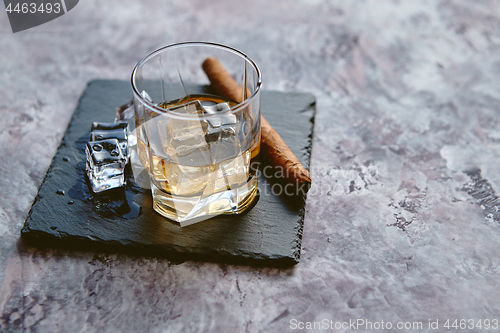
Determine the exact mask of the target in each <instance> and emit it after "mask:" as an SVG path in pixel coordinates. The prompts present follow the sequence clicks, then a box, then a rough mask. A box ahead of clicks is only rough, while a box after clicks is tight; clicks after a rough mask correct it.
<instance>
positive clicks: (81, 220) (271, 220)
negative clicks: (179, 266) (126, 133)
mask: <svg viewBox="0 0 500 333" xmlns="http://www.w3.org/2000/svg"><path fill="white" fill-rule="evenodd" d="M131 95H132V93H131V88H130V84H129V83H128V82H124V81H116V80H95V81H91V82H90V83H89V85H88V86H87V88H86V90H85V91H84V93H83V95H82V97H81V99H80V102H79V105H78V107H77V108H76V111H75V112H74V114H73V118H72V120H71V122H70V124H69V126H68V129H67V131H66V134H65V135H64V138H63V140H62V142H61V145H60V147H59V149H58V150H57V153H56V155H55V157H54V159H53V160H52V164H51V166H50V168H49V170H48V171H47V175H46V176H45V179H44V181H43V183H42V185H41V187H40V189H39V191H38V195H37V197H36V199H35V201H34V203H33V206H32V208H31V211H30V213H29V215H28V217H27V219H26V222H25V224H24V227H23V229H22V231H21V235H22V237H23V241H24V243H25V244H26V245H28V246H31V245H34V246H49V247H51V246H56V247H61V246H63V247H65V248H73V249H86V250H91V251H100V250H105V251H112V252H128V253H135V254H141V255H153V256H166V257H167V258H169V259H171V260H174V261H183V260H207V261H216V262H224V263H236V264H256V265H267V266H287V265H293V264H295V263H297V262H298V260H299V257H300V246H301V238H302V226H303V221H304V206H305V197H304V196H298V197H297V196H296V197H289V196H286V195H279V196H277V195H274V194H273V193H272V189H273V187H272V186H273V185H274V184H275V183H276V180H274V179H273V178H265V177H264V176H263V175H261V177H260V179H259V189H260V199H259V201H258V202H257V204H256V205H255V207H254V208H253V209H252V210H251V211H249V212H248V213H247V214H244V215H241V216H226V217H224V216H218V217H215V218H213V219H210V220H207V221H203V222H200V223H197V224H194V225H191V226H187V227H183V228H181V227H180V226H179V225H178V224H177V223H175V222H172V221H169V220H167V219H165V218H163V217H162V216H160V215H159V214H157V213H156V212H154V211H153V209H152V200H151V192H150V191H149V190H144V189H141V188H139V187H137V186H136V185H135V184H134V182H133V178H131V177H132V176H130V174H131V172H128V174H129V176H128V177H127V185H126V188H125V190H123V189H118V190H113V191H109V192H104V194H103V195H92V192H91V191H90V190H89V187H88V185H87V182H86V178H85V143H86V141H87V140H88V136H89V132H90V125H91V123H92V122H94V121H97V122H111V121H113V119H114V113H115V108H116V107H117V106H119V105H122V104H125V103H127V102H128V101H129V100H130V99H131ZM261 96H262V106H261V110H262V114H263V115H264V116H265V117H266V119H267V120H268V121H269V123H271V125H272V126H274V127H275V129H276V130H277V131H278V133H279V134H280V135H281V136H282V137H283V139H284V140H285V141H286V142H287V143H288V145H289V146H290V148H291V149H292V151H294V153H295V154H296V155H297V157H298V158H299V159H300V160H301V162H302V163H303V164H304V165H305V166H308V165H309V159H310V145H311V137H312V120H313V117H314V108H315V98H314V96H313V95H311V94H307V93H282V92H275V91H263V92H262V95H261ZM261 162H262V165H263V166H265V165H266V164H265V163H266V162H265V161H261ZM129 171H130V170H129ZM274 189H275V190H276V191H277V190H278V189H279V187H278V186H275V187H274ZM62 191H64V193H63V192H62ZM276 191H275V192H276Z"/></svg>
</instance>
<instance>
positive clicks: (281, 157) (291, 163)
mask: <svg viewBox="0 0 500 333" xmlns="http://www.w3.org/2000/svg"><path fill="white" fill-rule="evenodd" d="M202 67H203V70H204V71H205V73H206V74H207V77H208V79H209V80H210V83H211V84H212V87H213V88H214V89H215V91H216V92H217V94H219V95H221V96H223V97H226V98H228V99H231V100H233V101H235V102H238V103H241V102H242V101H243V90H242V87H240V86H239V85H238V84H237V83H236V81H234V79H233V78H232V77H231V75H229V73H228V72H227V71H226V69H225V68H224V67H223V66H222V64H221V63H220V62H219V60H218V59H217V58H214V57H210V58H207V59H205V61H204V62H203V64H202ZM246 95H247V96H250V93H249V92H248V90H247V93H246ZM260 143H261V152H263V153H264V155H265V156H266V158H267V159H268V160H269V162H270V163H271V164H272V165H273V166H275V167H281V168H283V171H284V172H283V175H284V177H285V180H286V181H287V182H288V183H293V184H296V185H297V186H300V185H301V184H306V185H307V186H306V187H307V188H309V185H310V184H311V177H310V176H309V172H308V171H307V170H306V168H304V166H303V165H302V164H301V163H300V161H299V159H298V158H297V156H295V154H294V153H293V152H292V151H291V150H290V148H289V147H288V146H287V144H286V143H285V141H283V139H282V138H281V136H280V135H279V134H278V133H277V132H276V131H275V130H274V128H272V127H271V125H269V123H268V122H267V120H266V119H264V117H263V116H262V115H261V141H260Z"/></svg>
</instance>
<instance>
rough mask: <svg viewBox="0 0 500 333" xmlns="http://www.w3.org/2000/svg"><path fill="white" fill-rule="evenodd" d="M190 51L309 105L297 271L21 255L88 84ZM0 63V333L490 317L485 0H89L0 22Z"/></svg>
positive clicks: (494, 175)
mask: <svg viewBox="0 0 500 333" xmlns="http://www.w3.org/2000/svg"><path fill="white" fill-rule="evenodd" d="M186 40H209V41H214V42H220V43H224V44H228V45H231V46H233V47H235V48H238V49H240V50H242V51H244V52H245V53H247V54H248V55H249V56H251V57H252V58H254V59H255V60H256V62H257V63H258V64H259V65H260V67H261V70H262V72H263V80H264V84H265V88H266V89H273V90H281V91H306V92H310V93H313V94H314V95H316V97H317V99H318V103H317V115H316V122H315V129H314V131H315V134H314V140H313V150H312V169H313V170H312V176H313V183H314V187H313V188H312V190H311V193H310V195H309V197H308V199H307V212H306V217H305V225H304V235H303V244H302V259H301V262H300V263H299V264H298V265H297V266H295V267H294V268H292V269H286V270H278V269H269V268H258V269H255V268H251V267H238V266H226V265H219V264H211V263H199V262H186V263H183V264H178V265H173V264H171V263H169V262H168V261H166V260H163V259H156V258H134V257H129V256H126V255H104V254H99V253H93V252H91V251H89V252H84V253H83V252H65V251H41V250H35V249H30V248H24V247H23V246H22V244H21V243H20V239H19V232H20V229H21V227H22V225H23V223H24V220H25V218H26V216H27V214H28V211H29V209H30V206H31V203H32V202H33V199H34V198H35V196H36V193H37V189H38V187H39V185H40V183H41V181H42V179H43V177H44V175H45V172H46V171H47V168H48V166H49V164H50V161H51V159H52V157H53V155H54V153H55V151H56V149H57V147H58V145H59V141H60V139H61V137H62V135H63V133H64V131H65V128H66V126H67V124H68V122H69V120H70V117H71V114H72V111H73V110H74V108H75V106H76V105H77V102H78V98H79V96H80V94H81V92H82V91H83V89H84V88H85V86H86V84H87V82H88V81H89V80H91V79H95V78H104V79H124V80H126V79H128V77H129V74H130V72H131V70H132V68H133V66H134V65H135V63H136V62H137V61H138V60H139V59H140V58H141V57H142V56H144V55H145V54H147V53H149V52H150V51H152V50H153V49H155V48H157V47H159V46H162V45H166V44H170V43H173V42H178V41H186ZM0 60H1V61H0V117H1V121H0V156H1V157H0V176H1V177H0V249H1V250H0V251H1V256H0V331H2V332H4V331H7V332H10V331H12V332H21V331H34V332H35V331H36V332H80V331H82V332H286V331H289V330H290V323H291V321H292V320H293V319H296V320H297V321H301V322H308V321H320V320H323V319H328V320H332V321H333V322H343V321H349V320H356V319H365V320H369V321H372V322H376V321H378V322H380V321H382V320H383V321H384V322H392V323H394V324H395V323H397V322H407V321H409V322H419V321H421V322H423V329H422V330H407V331H408V332H415V331H419V332H420V331H427V330H428V327H427V325H428V320H429V319H431V320H433V321H435V320H436V319H439V324H440V331H445V329H444V327H443V324H444V322H445V320H446V319H455V318H457V319H474V320H478V319H493V318H497V319H500V289H499V288H498V287H497V286H498V274H499V271H500V269H499V265H500V254H499V250H498V249H499V245H500V225H499V223H500V211H499V206H500V203H499V197H498V195H497V193H500V170H499V165H500V120H499V113H500V84H499V82H500V81H499V78H500V2H499V1H494V0H490V1H487V0H481V1H480V0H477V1H468V0H461V1H446V0H443V1H430V0H427V1H406V0H405V1H402V0H399V1H368V0H367V1H320V0H317V1H294V2H290V1H284V0H283V1H272V2H271V1H264V0H255V1H230V0H224V1H184V0H179V1H160V0H155V1H153V0H150V1H132V0H124V1H99V0H85V1H80V2H79V4H78V5H77V6H76V7H75V8H74V9H73V10H71V12H69V13H68V14H66V15H64V16H62V17H60V18H58V19H56V20H54V21H52V22H49V23H47V24H44V25H42V26H39V27H37V28H33V29H30V30H27V31H24V32H19V33H16V34H13V33H12V32H11V30H10V26H9V23H8V21H7V15H6V13H5V12H4V11H3V10H2V11H1V12H0ZM317 331H320V330H317ZM324 331H328V330H324ZM340 331H359V332H362V331H366V330H364V329H363V328H362V327H360V328H359V329H357V330H350V329H345V330H340ZM379 331H384V330H379ZM392 331H397V330H392ZM400 331H403V330H400ZM467 331H479V329H470V330H469V329H464V330H460V332H467Z"/></svg>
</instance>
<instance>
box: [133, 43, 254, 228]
mask: <svg viewBox="0 0 500 333" xmlns="http://www.w3.org/2000/svg"><path fill="white" fill-rule="evenodd" d="M210 57H215V58H216V59H217V60H218V61H219V62H220V63H221V64H222V65H223V66H224V68H225V69H226V70H227V72H228V73H229V74H231V76H232V78H233V79H234V81H235V82H236V84H237V85H238V87H237V89H236V93H234V92H233V94H229V95H228V94H225V93H224V92H221V90H220V89H217V87H216V86H214V85H211V84H210V81H209V79H208V78H207V75H206V74H205V72H204V70H203V68H202V64H203V63H204V61H205V60H206V59H207V58H210ZM261 84H262V82H261V74H260V70H259V68H258V67H257V65H256V64H255V63H254V61H253V60H252V59H250V58H249V57H248V56H246V55H245V54H243V53H241V52H240V51H238V50H235V49H233V48H230V47H228V46H224V45H220V44H214V43H205V42H187V43H179V44H173V45H169V46H166V47H163V48H160V49H158V50H156V51H154V52H152V53H151V54H149V55H148V56H146V57H145V58H143V59H142V60H141V61H140V62H139V63H138V64H137V66H136V67H135V68H134V70H133V72H132V90H133V93H134V112H135V123H136V124H135V125H136V136H137V152H138V155H139V160H140V162H141V164H142V165H143V166H144V168H145V169H146V170H147V171H148V172H149V176H150V182H151V192H152V196H153V209H154V210H155V211H156V212H158V213H159V214H161V215H163V216H165V217H167V218H169V219H171V220H173V221H176V222H179V223H180V225H181V226H186V225H190V224H193V223H196V222H200V221H203V220H206V219H208V218H211V217H213V216H217V215H221V214H229V215H234V214H242V213H244V212H245V211H246V210H248V209H250V208H251V207H253V204H254V203H255V201H256V200H258V187H257V175H256V167H255V166H256V165H257V164H258V163H255V162H256V161H257V159H258V155H259V151H260V91H261Z"/></svg>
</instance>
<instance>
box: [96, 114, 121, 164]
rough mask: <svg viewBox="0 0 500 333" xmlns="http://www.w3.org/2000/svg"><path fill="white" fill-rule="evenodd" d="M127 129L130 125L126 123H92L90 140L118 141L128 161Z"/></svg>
mask: <svg viewBox="0 0 500 333" xmlns="http://www.w3.org/2000/svg"><path fill="white" fill-rule="evenodd" d="M127 127H128V123H127V122H125V121H121V122H115V123H92V127H91V128H90V137H89V140H90V141H101V140H105V139H117V140H118V142H119V144H120V148H121V150H122V152H123V154H124V156H125V158H126V159H127V160H128V158H129V154H130V153H129V149H128V133H127Z"/></svg>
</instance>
